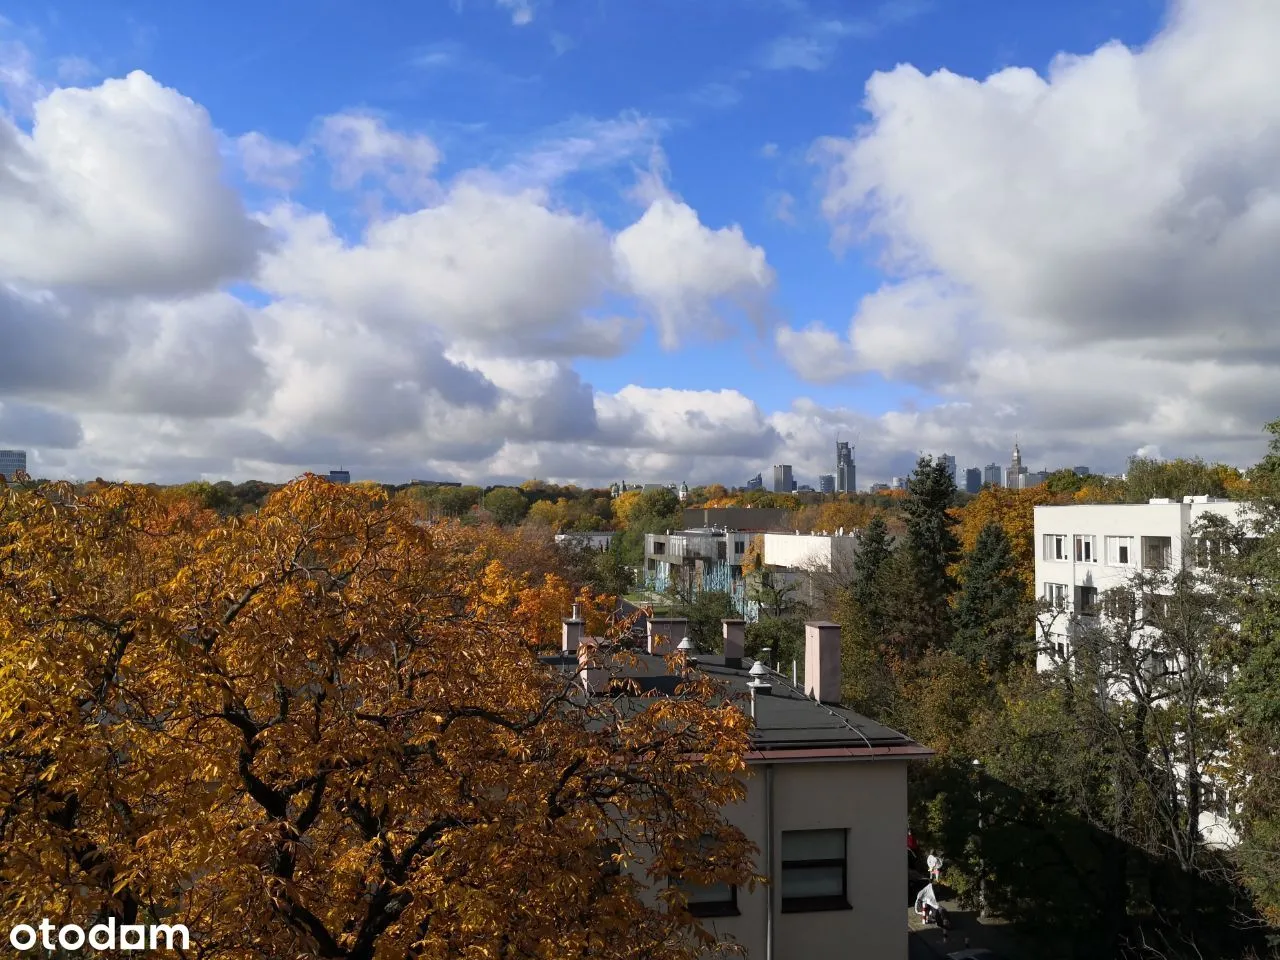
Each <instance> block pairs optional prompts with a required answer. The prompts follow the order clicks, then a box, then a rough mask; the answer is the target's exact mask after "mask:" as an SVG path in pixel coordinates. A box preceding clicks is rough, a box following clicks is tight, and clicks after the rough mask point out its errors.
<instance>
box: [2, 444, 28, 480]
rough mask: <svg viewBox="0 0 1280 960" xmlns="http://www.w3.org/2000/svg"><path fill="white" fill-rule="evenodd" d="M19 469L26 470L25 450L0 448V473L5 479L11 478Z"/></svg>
mask: <svg viewBox="0 0 1280 960" xmlns="http://www.w3.org/2000/svg"><path fill="white" fill-rule="evenodd" d="M19 471H21V472H22V473H26V472H27V451H25V450H0V475H3V477H4V478H5V479H6V480H12V479H13V477H14V474H16V473H18V472H19Z"/></svg>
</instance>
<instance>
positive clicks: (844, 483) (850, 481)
mask: <svg viewBox="0 0 1280 960" xmlns="http://www.w3.org/2000/svg"><path fill="white" fill-rule="evenodd" d="M857 491H858V468H857V465H856V464H854V462H853V445H852V444H851V443H849V441H848V440H837V441H836V493H856V492H857Z"/></svg>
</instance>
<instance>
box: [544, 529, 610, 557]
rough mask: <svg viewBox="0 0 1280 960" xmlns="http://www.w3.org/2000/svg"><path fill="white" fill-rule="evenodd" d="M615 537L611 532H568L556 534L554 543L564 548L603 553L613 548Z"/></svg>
mask: <svg viewBox="0 0 1280 960" xmlns="http://www.w3.org/2000/svg"><path fill="white" fill-rule="evenodd" d="M617 535H618V534H617V532H616V531H613V530H569V531H567V532H565V533H557V534H556V537H555V540H556V543H559V544H562V545H564V546H571V547H577V548H578V549H580V550H596V551H599V552H600V553H604V552H605V551H607V550H608V549H609V548H610V547H611V546H613V538H614V537H616V536H617Z"/></svg>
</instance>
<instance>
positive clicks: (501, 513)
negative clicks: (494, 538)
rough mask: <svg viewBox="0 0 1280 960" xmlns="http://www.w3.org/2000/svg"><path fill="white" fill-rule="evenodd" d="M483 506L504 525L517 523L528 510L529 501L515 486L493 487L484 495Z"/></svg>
mask: <svg viewBox="0 0 1280 960" xmlns="http://www.w3.org/2000/svg"><path fill="white" fill-rule="evenodd" d="M484 508H485V509H486V510H488V511H489V513H491V514H492V515H493V519H494V520H495V521H497V522H498V523H499V524H501V525H502V526H504V527H509V526H512V525H514V524H517V523H519V522H520V521H521V520H523V519H524V515H525V514H526V513H528V511H529V501H528V500H526V499H525V498H524V494H522V493H521V492H520V491H519V490H517V489H516V488H515V487H495V488H494V489H492V490H490V491H489V492H488V493H486V494H485V495H484Z"/></svg>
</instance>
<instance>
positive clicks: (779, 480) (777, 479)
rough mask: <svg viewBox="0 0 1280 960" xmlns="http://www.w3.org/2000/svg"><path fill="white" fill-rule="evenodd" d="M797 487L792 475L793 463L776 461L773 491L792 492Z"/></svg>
mask: <svg viewBox="0 0 1280 960" xmlns="http://www.w3.org/2000/svg"><path fill="white" fill-rule="evenodd" d="M795 488H796V482H795V480H794V479H792V477H791V464H789V463H775V464H774V465H773V492H774V493H790V492H791V491H792V490H794V489H795Z"/></svg>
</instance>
